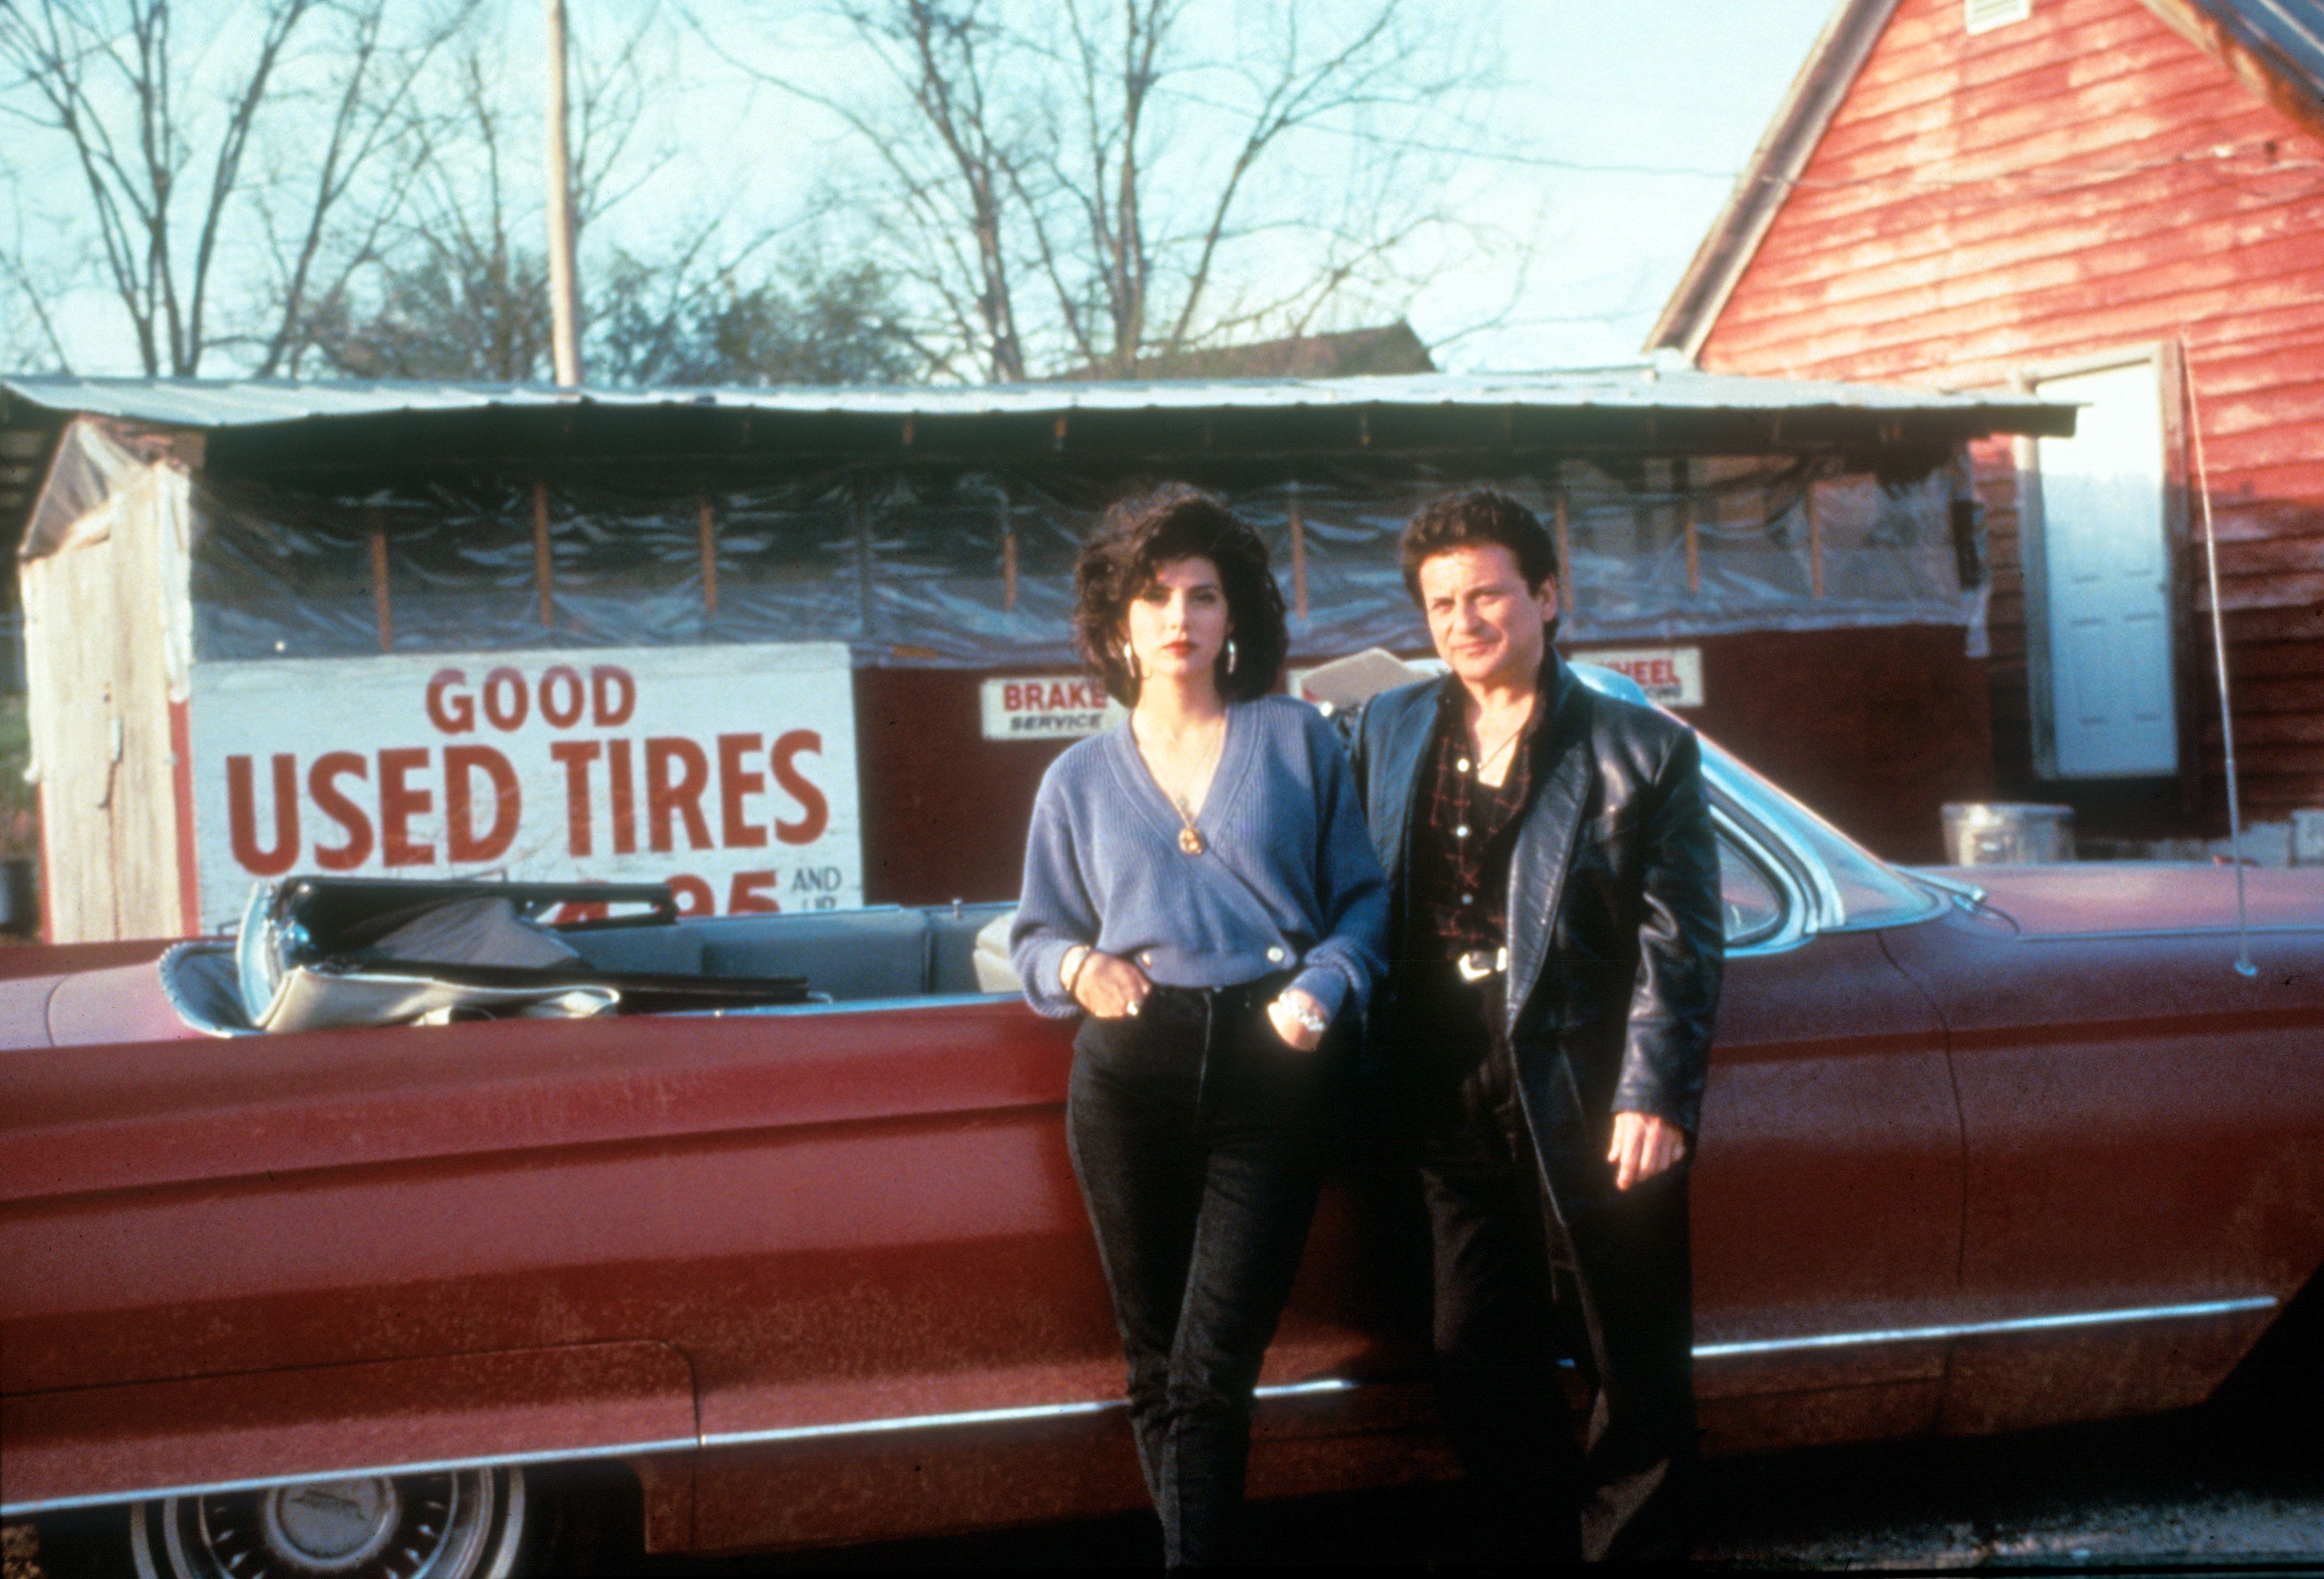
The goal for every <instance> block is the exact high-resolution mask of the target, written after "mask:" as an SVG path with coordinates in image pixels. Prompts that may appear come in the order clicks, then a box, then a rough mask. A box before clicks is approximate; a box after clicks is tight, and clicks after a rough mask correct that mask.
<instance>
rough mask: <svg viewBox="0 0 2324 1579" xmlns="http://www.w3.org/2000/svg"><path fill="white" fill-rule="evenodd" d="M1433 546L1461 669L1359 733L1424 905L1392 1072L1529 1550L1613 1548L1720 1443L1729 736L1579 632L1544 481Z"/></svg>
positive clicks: (1436, 596) (1508, 1511) (1424, 566)
mask: <svg viewBox="0 0 2324 1579" xmlns="http://www.w3.org/2000/svg"><path fill="white" fill-rule="evenodd" d="M1403 559H1404V575H1405V582H1406V586H1408V587H1409V588H1410V589H1411V591H1412V593H1413V596H1414V597H1415V599H1416V601H1418V603H1419V604H1420V605H1421V608H1422V611H1423V612H1424V613H1425V615H1426V616H1427V620H1428V629H1429V633H1430V635H1431V636H1432V637H1433V638H1434V641H1435V644H1436V651H1437V654H1438V656H1439V657H1441V658H1442V659H1443V660H1444V662H1445V663H1446V665H1447V666H1448V667H1449V668H1450V669H1451V670H1452V672H1451V673H1450V674H1448V675H1447V676H1445V677H1444V678H1443V679H1442V680H1431V681H1426V682H1424V683H1422V684H1418V685H1412V686H1406V687H1403V688H1399V689H1397V690H1392V691H1388V692H1385V693H1383V694H1381V695H1379V696H1378V697H1373V698H1372V699H1371V701H1370V702H1369V703H1368V704H1366V706H1365V707H1364V710H1363V714H1362V716H1361V717H1360V719H1359V720H1358V722H1357V724H1356V726H1355V762H1356V773H1357V779H1358V783H1359V786H1360V790H1361V792H1362V794H1363V797H1364V801H1365V806H1366V808H1367V811H1368V814H1369V819H1370V825H1371V832H1372V842H1373V844H1374V845H1376V846H1377V848H1378V849H1379V857H1380V864H1381V866H1382V867H1383V868H1384V869H1385V870H1386V871H1387V872H1388V875H1389V882H1390V885H1391V893H1392V900H1393V905H1394V909H1393V911H1392V920H1391V932H1390V943H1389V947H1390V969H1389V974H1388V981H1387V983H1385V984H1384V986H1383V988H1382V990H1381V992H1380V993H1379V995H1378V997H1377V999H1376V1001H1375V1003H1374V1006H1373V1010H1372V1015H1371V1022H1370V1028H1369V1039H1368V1040H1369V1045H1368V1049H1367V1050H1368V1060H1369V1069H1370V1072H1371V1074H1372V1076H1373V1077H1374V1079H1375V1080H1376V1081H1377V1082H1379V1084H1380V1085H1381V1086H1382V1087H1383V1094H1384V1095H1385V1096H1386V1097H1387V1099H1388V1107H1387V1110H1386V1111H1387V1112H1388V1113H1390V1114H1392V1115H1393V1118H1392V1121H1391V1122H1393V1123H1394V1125H1395V1126H1396V1128H1397V1131H1399V1132H1400V1136H1401V1139H1402V1140H1403V1141H1404V1142H1405V1143H1406V1145H1408V1146H1409V1147H1411V1148H1412V1149H1413V1150H1414V1152H1415V1153H1416V1159H1417V1161H1418V1162H1419V1165H1420V1169H1421V1183H1422V1188H1423V1193H1424V1196H1425V1200H1426V1204H1427V1208H1428V1216H1429V1221H1430V1227H1431V1231H1432V1234H1433V1237H1434V1247H1435V1248H1434V1262H1435V1279H1436V1286H1435V1322H1434V1328H1435V1331H1434V1339H1435V1348H1436V1354H1437V1366H1438V1388H1439V1396H1440V1399H1441V1400H1442V1404H1443V1413H1444V1416H1445V1421H1446V1424H1447V1426H1448V1427H1449V1428H1450V1429H1451V1431H1452V1437H1453V1441H1454V1445H1456V1447H1457V1448H1458V1449H1459V1450H1460V1453H1461V1454H1462V1460H1463V1462H1464V1463H1465V1464H1467V1466H1468V1469H1469V1472H1470V1476H1471V1483H1472V1485H1474V1486H1475V1487H1476V1488H1478V1490H1479V1491H1480V1493H1482V1495H1483V1498H1484V1500H1485V1501H1486V1503H1487V1507H1488V1510H1491V1511H1493V1512H1494V1514H1495V1516H1496V1517H1498V1518H1499V1519H1502V1520H1505V1521H1507V1522H1506V1524H1505V1527H1504V1528H1503V1530H1502V1532H1501V1533H1502V1535H1503V1537H1504V1538H1515V1539H1517V1540H1520V1541H1522V1542H1523V1543H1524V1544H1525V1545H1526V1547H1527V1548H1528V1549H1530V1550H1534V1551H1537V1552H1539V1553H1540V1555H1541V1556H1544V1557H1545V1558H1554V1557H1558V1556H1573V1555H1577V1554H1578V1555H1581V1556H1586V1557H1588V1558H1591V1559H1592V1560H1596V1559H1600V1558H1602V1557H1604V1556H1608V1555H1609V1553H1615V1554H1617V1555H1618V1548H1617V1547H1616V1544H1615V1543H1616V1537H1618V1536H1622V1535H1624V1532H1625V1530H1626V1528H1627V1529H1628V1539H1626V1541H1625V1542H1624V1547H1623V1548H1621V1549H1623V1550H1630V1549H1638V1548H1637V1543H1638V1540H1639V1538H1640V1537H1643V1536H1644V1535H1645V1534H1646V1527H1647V1525H1648V1524H1649V1523H1658V1522H1661V1520H1660V1519H1659V1517H1657V1518H1656V1519H1654V1520H1641V1519H1637V1516H1638V1515H1639V1513H1640V1512H1641V1510H1643V1509H1645V1508H1646V1507H1647V1506H1648V1505H1649V1504H1650V1503H1652V1504H1654V1505H1655V1508H1656V1511H1657V1514H1658V1515H1659V1513H1660V1511H1661V1510H1663V1509H1665V1508H1667V1507H1668V1506H1669V1505H1670V1504H1671V1502H1672V1501H1674V1493H1675V1491H1676V1482H1678V1481H1679V1480H1680V1479H1681V1478H1682V1477H1683V1475H1684V1473H1685V1472H1686V1471H1687V1469H1688V1468H1689V1467H1690V1465H1691V1463H1692V1454H1693V1450H1694V1404H1693V1391H1692V1360H1691V1348H1692V1285H1691V1281H1690V1277H1689V1270H1688V1260H1687V1256H1688V1246H1687V1196H1686V1170H1685V1167H1684V1164H1685V1163H1686V1162H1687V1161H1688V1159H1690V1157H1691V1155H1692V1150H1693V1146H1694V1133H1695V1121H1696V1113H1697V1111H1698V1108H1699V1106H1700V1103H1701V1094H1702V1084H1703V1075H1704V1069H1705V1065H1706V1061H1707V1056H1708V1053H1709V1050H1710V1046H1711V1020H1712V1015H1713V1012H1714V1011H1715V1009H1716V1006H1717V1002H1718V995H1719V978H1720V963H1721V937H1720V891H1719V857H1718V850H1717V846H1716V845H1715V844H1714V843H1713V840H1712V836H1711V819H1710V812H1709V808H1708V805H1707V803H1706V801H1705V799H1704V796H1703V789H1702V777H1701V756H1700V754H1699V752H1698V749H1697V747H1696V743H1695V739H1694V735H1693V733H1692V731H1691V730H1689V729H1687V728H1686V727H1685V726H1684V725H1680V724H1677V723H1674V722H1673V721H1672V720H1671V719H1670V718H1668V717H1667V716H1665V715H1663V714H1661V713H1658V712H1655V711H1654V710H1653V709H1651V708H1647V707H1642V706H1635V705H1633V704H1630V703H1628V702H1620V701H1616V700H1612V699H1610V698H1609V697H1601V696H1599V695H1597V694H1595V693H1593V692H1591V691H1590V690H1589V689H1587V688H1584V687H1583V686H1582V684H1581V683H1580V681H1579V680H1578V679H1575V677H1574V675H1573V674H1572V671H1571V670H1570V669H1567V668H1566V666H1565V665H1564V664H1563V662H1561V661H1560V660H1559V659H1558V658H1557V655H1556V654H1555V653H1554V651H1551V649H1550V646H1549V642H1550V639H1551V637H1552V635H1553V634H1554V631H1555V627H1556V621H1557V611H1558V602H1557V585H1556V581H1555V579H1554V570H1555V566H1556V560H1555V557H1554V550H1553V549H1552V547H1551V544H1550V540H1549V536H1548V534H1547V533H1546V532H1545V531H1543V530H1542V526H1541V522H1539V521H1538V520H1536V519H1535V517H1534V515H1533V514H1532V512H1529V511H1527V510H1526V508H1525V507H1524V506H1523V505H1521V504H1519V503H1517V501H1516V500H1514V499H1511V498H1509V497H1508V496H1507V495H1506V494H1498V493H1494V492H1490V491H1482V490H1480V491H1477V492H1472V493H1467V494H1456V495H1452V496H1449V497H1446V498H1442V499H1439V500H1436V501H1435V502H1434V503H1430V504H1429V505H1428V506H1426V507H1425V508H1424V509H1423V510H1422V511H1421V512H1419V513H1418V514H1417V515H1416V516H1415V517H1414V518H1413V520H1412V522H1411V524H1410V525H1409V526H1408V527H1406V531H1405V534H1404V542H1403ZM1569 1356H1570V1358H1571V1359H1572V1362H1574V1363H1575V1365H1576V1366H1577V1367H1578V1368H1579V1371H1580V1373H1581V1374H1582V1376H1583V1377H1584V1378H1585V1379H1586V1380H1589V1381H1590V1382H1591V1384H1592V1386H1593V1388H1594V1391H1595V1398H1594V1401H1593V1403H1592V1406H1591V1411H1590V1417H1589V1419H1588V1421H1587V1423H1586V1429H1585V1430H1584V1431H1582V1432H1580V1433H1577V1432H1576V1431H1575V1430H1574V1429H1573V1426H1572V1421H1571V1420H1570V1418H1569V1417H1568V1411H1567V1408H1566V1404H1565V1401H1564V1392H1563V1388H1562V1387H1561V1385H1560V1383H1559V1380H1558V1374H1557V1371H1558V1362H1559V1360H1560V1359H1561V1358H1566V1357H1569ZM1577 1437H1579V1440H1578V1441H1577ZM1585 1455H1586V1456H1585ZM1634 1521H1636V1522H1635V1524H1634ZM1543 1543H1546V1545H1544V1544H1543Z"/></svg>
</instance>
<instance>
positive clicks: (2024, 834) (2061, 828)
mask: <svg viewBox="0 0 2324 1579" xmlns="http://www.w3.org/2000/svg"><path fill="white" fill-rule="evenodd" d="M1944 818H1945V859H1946V860H1948V861H1950V862H1951V863H1953V864H1954V865H1956V866H2024V865H2029V864H2033V863H2039V862H2044V861H2070V860H2072V859H2073V858H2074V808H2072V807H2070V806H2027V805H2022V804H2007V803H1998V804H1987V803H1985V802H1979V801H1969V802H1960V801H1955V802H1950V803H1949V804H1947V805H1946V807H1945V808H1944Z"/></svg>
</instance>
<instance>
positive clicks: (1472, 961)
mask: <svg viewBox="0 0 2324 1579" xmlns="http://www.w3.org/2000/svg"><path fill="white" fill-rule="evenodd" d="M1452 968H1453V969H1454V970H1456V971H1459V972H1460V973H1461V979H1462V981H1464V982H1466V983H1469V984H1470V985H1471V986H1472V987H1473V986H1475V985H1476V984H1477V983H1480V982H1481V981H1484V980H1485V979H1487V978H1488V977H1490V976H1497V975H1499V974H1501V973H1502V972H1503V971H1505V970H1507V969H1508V968H1509V951H1508V949H1506V948H1496V949H1494V950H1493V951H1492V952H1491V953H1490V954H1488V953H1486V952H1485V951H1484V950H1483V949H1481V948H1472V949H1471V950H1470V951H1469V952H1468V953H1466V954H1464V955H1462V956H1460V957H1459V958H1458V959H1456V960H1454V961H1453V962H1452Z"/></svg>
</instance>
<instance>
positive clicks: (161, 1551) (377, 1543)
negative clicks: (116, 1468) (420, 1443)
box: [129, 1466, 538, 1579]
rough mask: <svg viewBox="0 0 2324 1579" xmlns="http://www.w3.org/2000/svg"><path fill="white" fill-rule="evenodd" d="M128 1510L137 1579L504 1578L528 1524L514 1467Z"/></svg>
mask: <svg viewBox="0 0 2324 1579" xmlns="http://www.w3.org/2000/svg"><path fill="white" fill-rule="evenodd" d="M129 1517H130V1527H129V1546H130V1556H131V1558H132V1560H133V1561H134V1564H135V1565H136V1570H137V1574H138V1575H139V1579H319V1576H322V1575H329V1576H330V1579H512V1576H513V1575H515V1574H521V1573H522V1572H524V1571H525V1569H526V1568H527V1567H528V1566H529V1564H527V1562H526V1557H527V1555H528V1553H527V1546H528V1538H527V1537H528V1536H529V1535H530V1533H531V1531H532V1529H533V1528H534V1527H535V1526H536V1524H537V1523H538V1520H537V1519H533V1518H531V1517H530V1514H529V1510H528V1509H527V1507H526V1499H525V1476H524V1471H523V1470H521V1469H519V1468H516V1467H514V1466H506V1467H500V1468H492V1467H487V1468H483V1469H460V1470H439V1471H435V1472H432V1473H420V1474H405V1475H355V1476H349V1477H346V1478H344V1479H338V1480H322V1481H302V1482H297V1483H295V1484H291V1485H283V1486H266V1487H261V1488H259V1489H257V1490H254V1491H217V1492H208V1493H205V1494H201V1495H195V1496H185V1497H162V1498H157V1499H155V1500H154V1501H150V1502H140V1503H138V1504H136V1505H135V1506H134V1508H132V1509H131V1510H130V1516H129Z"/></svg>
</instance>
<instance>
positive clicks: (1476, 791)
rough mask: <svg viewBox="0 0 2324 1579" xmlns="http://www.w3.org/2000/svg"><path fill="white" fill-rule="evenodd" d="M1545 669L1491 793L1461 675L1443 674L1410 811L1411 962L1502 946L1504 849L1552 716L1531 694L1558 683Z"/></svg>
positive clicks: (1511, 843)
mask: <svg viewBox="0 0 2324 1579" xmlns="http://www.w3.org/2000/svg"><path fill="white" fill-rule="evenodd" d="M1542 667H1543V669H1544V689H1543V690H1542V691H1541V692H1538V693H1536V700H1535V704H1534V710H1533V716H1531V717H1530V718H1527V719H1526V724H1525V729H1524V732H1523V734H1522V736H1521V738H1520V739H1519V740H1518V741H1517V743H1516V744H1515V745H1514V746H1512V747H1510V748H1509V749H1510V753H1511V755H1510V758H1509V767H1508V774H1507V776H1505V777H1504V778H1503V779H1502V780H1501V782H1500V784H1499V786H1498V787H1496V786H1494V785H1490V784H1487V783H1484V782H1483V781H1482V780H1480V779H1479V778H1478V777H1477V743H1476V742H1475V740H1474V739H1473V738H1471V734H1470V733H1469V725H1468V721H1467V719H1466V717H1465V716H1463V712H1464V707H1465V705H1466V702H1467V693H1466V692H1465V691H1464V690H1463V689H1462V686H1461V682H1460V680H1459V679H1455V678H1453V677H1452V676H1450V675H1447V676H1446V677H1445V679H1444V685H1443V690H1442V691H1441V692H1440V693H1439V695H1438V697H1437V703H1436V730H1435V733H1434V735H1432V736H1431V737H1430V740H1429V749H1428V754H1427V756H1426V758H1425V760H1424V762H1423V765H1422V768H1421V782H1420V785H1419V793H1418V794H1417V795H1416V797H1415V799H1416V805H1415V807H1414V810H1413V826H1412V855H1411V866H1410V872H1411V882H1412V901H1411V903H1412V908H1411V911H1410V916H1409V919H1408V921H1407V923H1406V924H1407V926H1408V927H1409V928H1410V930H1409V933H1408V935H1407V939H1406V942H1407V947H1406V957H1407V958H1409V959H1414V960H1419V959H1425V958H1428V957H1430V956H1432V955H1433V956H1435V957H1437V958H1441V959H1444V960H1447V961H1450V960H1452V959H1456V958H1458V957H1459V956H1462V955H1463V954H1467V953H1469V952H1470V951H1471V950H1472V949H1479V948H1482V949H1486V950H1492V949H1496V948H1499V947H1500V946H1502V945H1503V944H1504V943H1505V942H1507V941H1508V932H1507V930H1506V927H1507V922H1508V915H1507V910H1508V893H1509V853H1510V851H1511V850H1513V849H1514V848H1515V847H1516V845H1517V821H1518V817H1519V816H1520V815H1521V814H1522V813H1523V812H1524V810H1525V808H1526V801H1527V799H1530V797H1531V795H1532V793H1533V780H1534V766H1535V763H1534V753H1535V750H1536V749H1537V748H1538V746H1539V743H1540V739H1541V727H1542V725H1543V723H1544V721H1545V718H1546V716H1547V715H1548V712H1549V709H1548V708H1547V707H1546V706H1544V705H1543V703H1542V701H1541V700H1540V699H1538V698H1539V697H1543V696H1546V695H1548V694H1550V692H1551V688H1554V683H1555V679H1556V669H1555V665H1554V660H1548V661H1545V663H1544V664H1543V666H1542Z"/></svg>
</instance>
